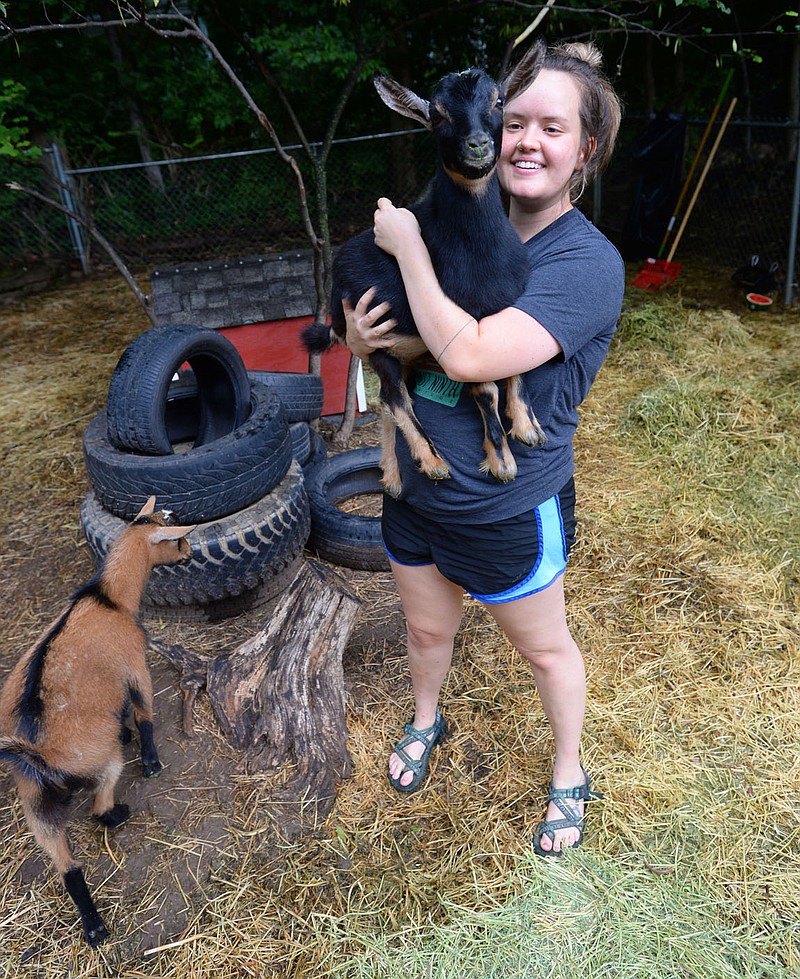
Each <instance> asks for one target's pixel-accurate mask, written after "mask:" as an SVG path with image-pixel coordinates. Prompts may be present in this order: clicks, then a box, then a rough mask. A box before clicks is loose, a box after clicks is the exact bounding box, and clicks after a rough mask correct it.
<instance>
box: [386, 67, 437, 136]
mask: <svg viewBox="0 0 800 979" xmlns="http://www.w3.org/2000/svg"><path fill="white" fill-rule="evenodd" d="M372 81H373V84H374V85H375V88H376V89H377V90H378V95H380V97H381V99H382V101H383V102H384V103H385V104H386V105H388V106H389V108H390V109H394V111H395V112H399V113H400V115H401V116H407V117H408V118H409V119H413V120H414V121H415V122H418V123H419V124H420V125H421V126H424V127H425V128H426V129H430V128H431V104H430V102H428V101H427V100H426V99H421V98H420V97H419V96H418V95H415V94H414V93H413V92H412V91H411V89H410V88H405V86H403V85H401V84H400V83H399V82H396V81H395V80H394V79H393V78H389V76H388V75H382V74H381V73H380V72H379V71H376V72H375V74H374V75H373V76H372Z"/></svg>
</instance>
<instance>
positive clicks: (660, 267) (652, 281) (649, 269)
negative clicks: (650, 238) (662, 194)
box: [631, 69, 736, 292]
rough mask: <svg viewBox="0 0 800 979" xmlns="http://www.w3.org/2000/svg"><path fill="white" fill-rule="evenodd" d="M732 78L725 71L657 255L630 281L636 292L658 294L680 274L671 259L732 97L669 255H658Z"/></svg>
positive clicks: (727, 118)
mask: <svg viewBox="0 0 800 979" xmlns="http://www.w3.org/2000/svg"><path fill="white" fill-rule="evenodd" d="M732 77H733V70H732V69H731V71H729V72H728V75H727V77H726V78H725V82H724V84H723V86H722V91H721V92H720V96H719V99H718V100H717V103H716V105H715V106H714V110H713V112H712V113H711V117H710V118H709V120H708V123H707V125H706V128H705V130H704V132H703V136H702V138H701V140H700V144H699V146H698V147H697V152H696V153H695V156H694V160H693V161H692V165H691V167H690V168H689V173H688V174H687V175H686V179H685V180H684V182H683V187H682V188H681V193H680V196H679V197H678V201H677V203H676V205H675V212H674V214H673V215H672V217H671V218H670V220H669V224H668V225H667V230H666V232H665V233H664V237H663V239H662V241H661V245H660V247H659V249H658V254H657V256H656V257H655V258H648V259H646V260H645V265H644V267H643V268H642V269H640V270H639V272H638V273H637V274H636V276H635V277H634V278H633V280H632V281H631V285H632V286H636V288H637V289H646V290H648V291H649V292H658V290H659V289H663V288H664V287H665V286H668V285H669V284H670V283H671V282H674V281H675V279H677V278H678V276H679V275H680V271H681V266H680V263H679V262H673V261H672V259H673V256H674V255H675V252H676V250H677V248H678V243H679V242H680V239H681V236H682V235H683V231H684V228H685V227H686V223H687V221H688V220H689V215H690V214H691V213H692V209H693V208H694V204H695V201H696V200H697V197H698V195H699V193H700V188H701V187H702V186H703V182H704V181H705V178H706V175H707V174H708V171H709V170H710V169H711V164H712V162H713V160H714V156H715V155H716V152H717V148H718V146H719V144H720V141H721V140H722V136H723V134H724V132H725V130H726V128H727V126H728V121H729V120H730V117H731V114H732V113H733V109H734V107H735V105H736V98H734V99H733V100H732V101H731V104H730V106H729V107H728V111H727V113H726V115H725V119H724V120H723V122H722V125H721V126H720V130H719V133H717V138H716V140H715V141H714V145H713V146H712V148H711V152H710V153H709V155H708V159H707V160H706V164H705V167H704V168H703V172H702V173H701V175H700V179H699V180H698V182H697V187H696V188H695V191H694V194H693V195H692V199H691V200H690V201H689V206H688V207H687V209H686V213H685V214H684V216H683V221H682V222H681V225H680V228H679V229H678V234H677V235H676V237H675V241H674V242H673V243H672V247H671V248H670V250H669V254H668V255H667V258H666V260H663V259H662V258H661V256H662V254H663V252H664V247H665V246H666V243H667V241H668V239H669V236H670V233H671V232H672V229H673V227H674V226H675V221H676V220H677V216H678V213H679V211H680V207H681V204H682V203H683V198H684V197H685V196H686V192H687V190H688V189H689V185H690V183H691V180H692V177H693V176H694V171H695V169H696V168H697V164H698V162H699V161H700V156H701V154H702V152H703V148H704V147H705V144H706V141H707V139H708V136H709V134H710V132H711V129H712V127H713V125H714V122H715V120H716V118H717V113H718V112H719V110H720V107H721V105H722V101H723V99H724V98H725V93H726V91H727V90H728V85H729V84H730V81H731V78H732Z"/></svg>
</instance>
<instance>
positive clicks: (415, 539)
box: [381, 478, 575, 604]
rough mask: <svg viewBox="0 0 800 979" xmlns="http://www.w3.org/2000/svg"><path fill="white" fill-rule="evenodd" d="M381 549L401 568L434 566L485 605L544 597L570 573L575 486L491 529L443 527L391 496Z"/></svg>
mask: <svg viewBox="0 0 800 979" xmlns="http://www.w3.org/2000/svg"><path fill="white" fill-rule="evenodd" d="M381 530H382V533H383V545H384V547H385V548H386V553H387V554H388V555H389V557H390V558H391V559H392V561H395V562H396V563H397V564H404V565H407V566H409V567H421V566H423V565H429V564H434V565H436V567H437V568H438V569H439V571H440V572H441V573H442V574H443V575H444V576H445V578H448V579H449V580H450V581H452V582H455V584H457V585H461V587H462V588H463V589H464V590H465V591H466V592H469V594H470V595H473V596H474V597H475V598H477V599H478V600H479V601H481V602H487V603H489V604H500V603H502V602H512V601H514V599H516V598H524V597H525V596H527V595H533V594H534V593H535V592H538V591H542V590H543V589H545V588H547V586H548V585H550V584H552V583H553V582H554V581H555V580H556V578H558V577H559V575H562V574H563V573H564V571H565V570H566V567H567V555H568V554H569V549H570V547H571V546H572V544H573V543H574V540H575V483H574V481H573V480H572V478H570V480H569V482H568V483H567V484H566V486H564V487H563V489H561V491H560V492H558V493H556V495H555V496H551V497H550V499H549V500H545V502H544V503H541V504H540V505H539V506H537V507H534V508H533V509H532V510H529V511H528V512H527V513H522V514H520V515H519V516H517V517H510V518H508V519H507V520H498V521H496V522H495V523H490V524H444V523H440V522H439V521H437V520H432V519H431V518H430V517H426V516H425V515H424V514H421V513H419V512H417V511H416V510H413V509H412V508H411V507H410V506H409V505H408V504H407V503H403V502H401V501H398V500H395V499H393V498H392V497H390V496H388V495H384V498H383V517H382V520H381Z"/></svg>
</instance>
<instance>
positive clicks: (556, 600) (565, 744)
mask: <svg viewBox="0 0 800 979" xmlns="http://www.w3.org/2000/svg"><path fill="white" fill-rule="evenodd" d="M486 608H487V609H488V610H489V612H491V614H492V615H493V616H494V618H495V620H496V621H497V623H498V625H499V626H500V627H501V628H502V630H503V632H505V634H506V636H507V637H508V639H509V640H510V641H511V643H512V644H513V645H514V646H515V647H516V648H517V649H518V650H519V652H520V653H522V655H523V656H524V657H525V659H526V660H527V661H528V662H529V663H530V665H531V668H532V670H533V675H534V678H535V680H536V687H537V689H538V691H539V696H540V697H541V700H542V707H543V708H544V712H545V715H546V716H547V719H548V721H549V722H550V728H551V730H552V732H553V740H554V742H555V761H554V765H553V785H554V786H555V787H556V788H557V789H562V788H564V789H566V788H572V787H573V786H578V785H582V784H583V782H584V775H583V772H582V770H581V764H580V739H581V732H582V730H583V717H584V712H585V708H586V673H585V670H584V664H583V656H582V655H581V652H580V650H579V649H578V647H577V645H576V644H575V640H574V639H573V638H572V634H571V633H570V631H569V627H568V625H567V618H566V610H565V607H564V578H563V576H562V577H559V578H558V579H557V580H556V581H554V582H553V584H552V585H550V586H549V587H548V588H545V590H544V591H540V592H537V593H536V594H535V595H529V596H528V597H526V598H520V599H517V600H516V601H513V602H507V603H505V604H502V605H487V606H486ZM570 805H572V806H573V807H574V808H575V809H576V810H577V811H578V813H582V812H583V802H570ZM561 817H562V813H561V812H560V811H559V809H558V808H557V807H556V806H555V805H554V803H552V802H551V803H550V805H549V806H548V809H547V815H546V817H545V818H546V819H548V820H549V819H560V818H561ZM578 836H579V833H578V830H577V829H565V830H558V831H557V832H556V834H555V841H554V842H553V844H552V848H553V849H554V850H556V851H558V850H560V849H562V847H568V846H571V845H572V844H573V843H575V842H576V841H577V839H578ZM550 845H551V841H550V839H549V838H548V837H543V838H542V842H541V846H542V848H543V849H545V850H547V849H550Z"/></svg>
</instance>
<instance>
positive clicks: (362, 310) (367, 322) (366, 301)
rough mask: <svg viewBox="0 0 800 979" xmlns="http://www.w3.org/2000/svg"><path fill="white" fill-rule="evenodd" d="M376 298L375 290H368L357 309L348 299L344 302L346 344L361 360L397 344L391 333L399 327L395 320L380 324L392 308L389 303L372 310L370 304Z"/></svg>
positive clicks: (357, 304)
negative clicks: (381, 319) (380, 320)
mask: <svg viewBox="0 0 800 979" xmlns="http://www.w3.org/2000/svg"><path fill="white" fill-rule="evenodd" d="M374 298H375V290H374V289H368V290H367V291H366V292H365V293H364V295H363V296H362V297H361V298H360V299H359V300H358V302H357V303H356V308H355V309H353V307H352V306H351V305H350V303H349V302H348V300H347V299H343V300H342V309H343V310H344V316H345V320H346V321H347V334H346V336H345V343H346V344H347V346H348V347H349V348H350V352H351V353H352V354H354V355H355V356H356V357H359V358H360V359H361V360H366V359H367V357H369V355H370V354H371V353H374V351H376V350H380V349H388V348H390V347H393V346H394V345H395V343H396V342H397V339H396V337H395V336H394V334H393V333H392V332H391V331H392V330H393V329H394V328H395V326H397V323H396V322H395V320H393V319H387V320H384V321H383V322H382V323H378V320H379V319H380V318H381V317H382V316H385V315H386V314H387V313H388V312H390V310H391V308H392V307H391V306H390V305H389V303H378V305H377V306H375V307H374V308H373V309H370V308H369V307H370V303H371V302H372V300H373V299H374Z"/></svg>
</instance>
